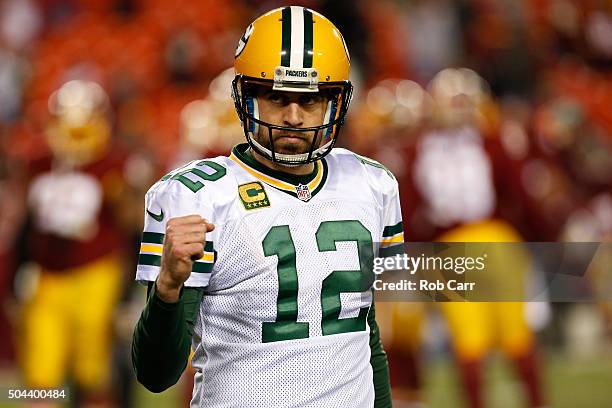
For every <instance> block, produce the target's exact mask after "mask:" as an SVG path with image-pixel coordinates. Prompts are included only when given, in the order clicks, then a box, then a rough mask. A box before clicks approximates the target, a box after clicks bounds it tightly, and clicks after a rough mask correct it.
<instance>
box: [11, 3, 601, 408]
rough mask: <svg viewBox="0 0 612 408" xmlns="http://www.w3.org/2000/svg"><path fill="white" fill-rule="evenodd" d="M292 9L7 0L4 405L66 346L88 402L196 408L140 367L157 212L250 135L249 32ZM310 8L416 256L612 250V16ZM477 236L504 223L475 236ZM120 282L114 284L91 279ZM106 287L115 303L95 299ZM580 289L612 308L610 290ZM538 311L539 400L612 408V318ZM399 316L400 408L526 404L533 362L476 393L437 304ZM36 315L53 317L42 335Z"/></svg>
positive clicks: (491, 363)
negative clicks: (238, 52) (455, 245)
mask: <svg viewBox="0 0 612 408" xmlns="http://www.w3.org/2000/svg"><path fill="white" fill-rule="evenodd" d="M281 5H287V3H281V2H277V1H260V0H225V1H223V2H221V1H212V0H199V1H189V0H172V1H169V0H114V1H113V0H39V1H35V0H1V1H0V300H1V305H2V308H1V312H2V313H0V338H2V341H1V346H0V389H1V387H17V386H24V385H25V384H26V383H25V382H24V381H25V378H33V377H34V378H35V377H36V376H35V375H31V373H29V372H31V371H34V372H37V371H39V368H40V366H41V365H45V364H46V360H45V358H43V357H44V356H43V357H36V356H31V355H29V354H31V353H28V351H31V350H41V347H40V343H45V344H47V346H48V347H50V348H52V349H53V348H61V349H63V350H65V352H64V353H63V355H62V361H60V362H59V363H57V364H59V366H61V367H67V368H68V367H69V369H67V373H68V377H67V378H65V381H66V384H75V383H78V384H79V385H80V386H81V388H83V389H85V390H86V391H85V392H84V394H83V395H87V397H79V395H80V392H79V391H76V392H75V397H74V398H73V402H72V406H125V407H128V406H130V407H148V406H169V407H173V406H181V405H183V406H184V405H185V404H186V401H187V400H188V396H189V395H190V391H191V390H190V385H189V380H188V379H187V378H186V376H184V377H185V378H183V381H182V383H180V384H179V385H178V386H176V387H173V389H171V390H169V391H167V392H165V393H163V394H162V395H161V396H158V395H153V394H151V393H149V392H147V391H146V390H144V388H142V387H141V386H140V385H138V384H137V383H136V382H135V380H134V378H133V374H132V372H131V367H130V362H129V347H130V339H131V331H132V328H133V326H134V322H135V321H136V320H137V318H138V314H139V312H140V310H141V308H142V306H143V304H144V289H143V288H140V287H137V286H136V285H135V284H133V282H132V280H133V273H134V270H135V264H136V261H137V260H136V256H137V255H136V254H137V253H138V246H139V244H140V234H141V228H142V220H143V208H142V207H143V196H144V193H145V192H146V190H147V189H148V187H149V186H150V185H152V184H153V183H154V182H155V181H156V180H157V179H159V178H160V177H161V176H162V175H163V174H165V173H166V172H167V171H168V170H169V169H171V168H175V167H177V166H179V165H181V164H182V163H185V162H186V161H188V160H191V159H194V158H199V157H211V156H216V155H218V154H225V153H226V152H228V151H229V148H230V147H231V146H232V145H233V144H234V143H237V142H240V141H241V140H242V130H241V128H240V126H238V120H237V117H236V115H235V113H234V111H233V105H232V103H231V100H230V95H229V92H230V87H229V80H231V78H232V76H233V74H232V72H231V70H230V71H226V69H227V68H228V67H231V66H232V64H233V55H234V50H235V47H236V44H237V41H238V39H239V38H240V36H241V35H242V32H243V30H244V28H245V27H246V26H247V25H248V23H249V22H250V21H251V20H252V19H253V18H254V17H256V16H257V15H259V14H261V13H262V12H264V11H267V10H269V9H272V8H274V7H278V6H281ZM300 5H304V6H309V7H311V8H313V9H314V10H317V11H320V12H321V13H323V14H324V15H325V16H327V17H329V18H330V19H331V20H332V21H333V22H334V23H335V24H336V25H337V26H338V27H339V28H340V30H341V31H342V32H343V33H344V34H345V37H346V41H347V43H348V46H349V50H350V53H351V56H352V69H353V72H352V75H353V82H354V84H355V86H356V93H355V98H354V100H353V103H352V106H351V109H350V110H349V119H348V123H347V124H346V127H345V129H344V130H343V134H342V135H341V137H340V144H341V145H342V146H345V147H348V148H351V149H354V150H355V151H356V152H358V153H360V154H363V155H366V156H368V157H372V158H374V159H376V160H378V161H380V162H381V163H383V164H385V165H386V166H388V167H389V168H390V169H391V170H392V171H393V172H394V174H395V175H396V176H397V178H398V181H399V183H400V194H401V195H402V200H403V202H402V208H403V210H404V226H405V233H406V239H407V240H410V241H431V240H440V239H441V238H442V237H445V236H446V237H447V238H448V237H456V238H457V237H460V238H461V239H458V240H465V241H468V240H481V241H489V240H490V241H496V240H504V239H501V238H503V237H508V236H512V237H513V238H512V239H511V240H515V237H519V236H520V238H516V239H520V240H523V241H591V242H594V241H608V242H609V241H610V239H611V238H612V109H611V108H610V107H611V106H612V70H611V68H612V1H610V0H377V1H367V0H355V1H344V0H334V1H332V0H330V1H316V0H311V1H302V2H300ZM79 175H80V176H79ZM68 176H70V177H68ZM77 176H78V177H77ZM81 176H82V177H81ZM75 191H76V192H77V193H75ZM75 197H76V198H75ZM79 199H80V201H79ZM213 221H214V220H213ZM487 223H488V224H487ZM496 223H497V224H496ZM474 224H477V225H480V226H483V225H485V227H483V228H484V229H481V230H478V231H476V232H469V231H466V230H465V229H463V228H462V227H463V226H466V225H467V226H470V225H474ZM492 225H493V226H495V225H498V226H499V225H504V226H505V227H503V228H506V227H509V228H510V229H511V230H512V235H504V234H502V233H501V232H500V231H502V230H503V228H502V229H498V230H495V229H494V231H497V232H498V233H499V235H496V232H491V231H493V230H487V229H486V228H489V227H491V226H492ZM487 231H488V232H487ZM445 234H451V235H445ZM452 234H458V235H452ZM462 234H463V235H462ZM465 234H468V235H465ZM469 234H472V235H469ZM484 234H488V235H484ZM92 240H95V241H96V243H95V245H94V244H93V243H92ZM449 240H453V239H449ZM608 261H609V260H608ZM91 264H95V265H94V267H92V268H93V269H91V270H89V269H87V266H88V265H91ZM536 264H537V262H536ZM611 264H612V263H610V262H608V263H604V264H603V265H602V268H603V270H604V271H607V273H609V270H610V265H611ZM106 267H108V269H109V270H113V271H114V272H112V273H111V272H109V273H108V276H106V275H105V276H103V277H101V276H89V275H91V274H92V273H93V275H95V274H96V273H98V272H99V273H102V274H105V273H106V272H104V270H105V268H106ZM536 269H537V268H536ZM49 270H51V271H54V272H52V273H49V272H48V271H49ZM84 270H85V272H83V271H84ZM59 271H61V272H59ZM92 271H93V272H92ZM96 271H97V272H96ZM528 272H529V273H534V272H533V271H528ZM62 273H64V274H66V275H70V274H75V273H82V274H84V275H87V274H89V275H88V278H87V279H92V280H87V281H85V280H84V281H83V282H81V283H80V284H76V286H75V287H76V288H78V289H76V290H80V291H82V293H81V294H80V295H79V294H76V295H75V294H74V293H73V292H70V291H71V290H72V291H74V290H75V289H74V288H72V289H66V288H64V289H60V291H59V292H57V293H66V294H68V293H70V295H66V296H63V295H58V296H59V297H60V299H59V300H57V302H59V303H61V301H63V302H65V303H66V304H67V305H68V306H66V307H67V308H68V309H70V308H72V309H80V311H81V315H80V316H74V317H72V316H71V314H70V313H71V312H69V311H66V310H65V311H64V312H60V313H59V314H60V315H62V317H63V320H62V323H61V325H60V324H59V323H58V324H55V323H54V322H55V320H53V319H56V318H57V316H56V317H48V318H47V317H46V316H47V315H46V314H45V313H46V312H47V311H49V309H48V308H46V307H42V306H41V305H42V303H40V302H42V300H41V299H38V297H40V296H39V295H38V291H39V290H40V288H41V287H45V286H46V287H47V288H48V287H53V286H54V285H55V286H62V285H65V283H62V282H61V279H62V278H61V276H62ZM49 275H50V276H49ZM111 275H112V276H111ZM98 279H99V280H98ZM92 282H99V283H94V284H93V285H92ZM605 282H609V280H605ZM79 285H82V286H79ZM91 286H95V287H96V288H97V289H98V290H97V291H95V290H94V291H87V290H86V289H83V287H91ZM52 290H53V289H52ZM62 290H66V292H61V291H62ZM579 290H592V291H595V292H597V291H607V293H612V292H610V291H612V289H611V288H610V287H608V286H598V285H597V282H595V283H594V285H593V287H592V288H579ZM61 298H63V299H61ZM94 299H95V300H94ZM52 303H53V302H52ZM87 305H89V306H90V307H89V308H88V307H87ZM56 306H57V307H58V308H59V309H61V305H56ZM37 307H38V309H39V310H37V309H36V308H37ZM389 307H391V308H393V305H388V304H387V305H383V306H382V308H381V310H380V311H379V313H377V315H378V316H379V318H381V317H380V316H381V314H383V310H385V308H389ZM523 312H524V317H525V322H526V324H527V326H528V328H527V329H526V330H527V331H528V332H529V333H530V334H529V335H526V338H528V339H530V340H525V341H529V342H532V343H531V346H533V344H537V346H536V347H531V346H529V347H530V350H531V351H532V352H533V353H537V354H536V355H535V357H534V356H532V357H534V359H533V360H532V361H531V362H530V364H532V365H533V367H535V366H539V370H540V371H539V374H538V375H537V377H538V378H535V379H534V378H531V379H530V378H529V377H530V373H531V371H529V370H527V371H528V372H523V374H522V378H523V379H525V378H527V380H526V381H532V382H533V383H535V384H537V383H539V384H540V385H539V386H537V385H536V387H539V389H540V390H541V395H543V400H544V401H545V403H546V404H545V405H546V406H550V407H568V408H569V407H572V408H573V407H601V408H604V407H612V390H611V388H610V384H612V347H611V344H612V343H611V335H612V330H611V329H612V324H611V323H612V308H610V306H609V305H607V304H598V303H594V302H592V303H580V304H577V303H552V304H550V303H545V302H540V303H530V304H527V305H526V307H525V310H524V311H523ZM389 313H390V314H392V315H399V321H400V324H398V323H397V322H396V321H393V319H389V318H385V317H384V316H383V317H382V318H381V320H382V322H381V326H382V332H383V340H384V341H385V344H390V346H389V357H390V362H391V368H392V374H393V385H394V389H395V391H396V392H395V395H396V397H397V404H396V405H397V406H399V407H402V406H406V407H417V406H429V407H461V406H468V405H464V404H465V401H466V398H465V396H464V390H463V389H464V388H465V389H469V387H470V386H474V384H476V385H477V386H478V387H479V388H481V390H480V391H479V392H481V393H482V395H484V400H485V401H486V402H487V406H490V407H496V408H497V407H499V408H505V407H520V406H525V405H526V404H527V400H528V398H527V397H526V394H524V393H523V391H522V387H521V385H520V382H519V380H518V377H517V376H516V375H515V371H514V370H513V366H512V365H511V364H509V362H508V361H509V360H506V359H503V358H500V356H501V353H500V352H499V351H498V350H496V349H495V348H494V347H489V345H486V346H482V347H483V348H485V349H486V350H479V351H478V352H477V354H478V355H479V356H481V357H483V356H484V357H483V358H484V359H485V360H487V361H486V363H487V368H486V369H485V370H484V371H481V374H479V375H480V376H481V377H480V380H478V381H477V382H476V383H474V382H470V380H469V378H470V377H469V375H470V374H469V372H471V371H470V369H469V367H467V368H466V366H465V365H464V366H462V365H461V364H459V365H456V364H455V360H461V355H460V353H459V356H453V352H452V350H453V344H454V343H453V340H452V338H451V337H452V335H453V330H449V328H448V326H449V325H448V324H447V318H446V316H447V315H446V314H445V313H444V312H441V311H440V309H439V308H437V307H435V306H434V305H426V307H423V305H417V306H415V305H408V306H406V307H405V308H401V307H400V308H398V309H397V310H392V311H390V312H389ZM24 316H26V317H24ZM27 316H29V317H27ZM32 316H36V317H37V318H38V319H39V320H34V321H33V322H30V323H24V321H26V320H27V319H32ZM415 316H416V317H415ZM71 319H73V320H71ZM79 319H84V320H85V321H88V320H99V324H100V325H101V326H100V327H98V329H97V330H98V332H97V335H96V336H95V338H94V339H91V338H89V339H88V338H84V337H82V336H81V337H79V333H80V330H81V329H80V327H81V326H82V325H81V326H80V325H79V324H80V323H79ZM58 321H59V320H58ZM81 323H82V322H81ZM498 323H499V324H501V325H503V324H505V322H504V320H503V319H501V320H499V321H498ZM464 330H466V331H467V330H474V331H478V330H480V328H479V326H478V325H475V326H474V328H470V329H468V328H465V329H464ZM483 330H484V329H483ZM47 331H49V333H50V334H49V333H48V332H47ZM454 334H455V335H457V333H454ZM458 335H459V336H461V333H459V334H458ZM47 339H53V340H47ZM58 339H59V340H58ZM534 339H535V340H534ZM89 341H91V342H94V343H99V342H102V343H104V344H105V345H106V346H104V347H107V349H108V350H112V352H110V353H109V354H108V356H106V357H105V361H99V360H96V358H100V356H97V357H96V356H91V353H89V352H88V350H89V349H88V342H89ZM455 346H456V344H455ZM489 348H490V349H491V350H489ZM502 348H503V347H502ZM42 350H44V347H43V348H42ZM489 351H490V352H489ZM510 354H512V353H510ZM519 354H520V353H519ZM20 356H22V357H23V358H19V357H20ZM90 358H91V361H89V360H88V359H90ZM510 360H512V356H511V358H510ZM534 361H537V364H536V363H534ZM20 362H21V363H20ZM534 364H535V365H534ZM49 365H51V363H49ZM102 365H104V366H105V365H108V366H109V367H110V368H109V370H107V371H105V370H104V369H100V368H99V366H102ZM37 367H38V368H37ZM520 367H521V366H520V364H519V365H518V368H519V372H520V369H521V368H520ZM529 367H531V366H529ZM533 367H532V368H533ZM533 369H534V370H535V368H533ZM466 370H467V371H466ZM40 371H44V370H43V369H42V368H40ZM460 373H461V374H460ZM61 374H62V373H61V370H60V371H59V372H58V373H56V374H55V375H56V377H58V378H60V377H62V378H63V376H62V375H61ZM466 375H467V377H466ZM466 378H467V380H466ZM30 381H34V380H30ZM38 381H39V382H38V383H37V384H44V381H51V380H49V379H47V380H45V379H44V378H39V380H38ZM59 381H64V379H60V380H59ZM30 384H34V383H32V382H30ZM48 384H49V385H52V383H51V382H48ZM101 384H102V385H101ZM462 384H463V385H462ZM470 384H471V385H470ZM87 390H88V391H87ZM92 390H93V392H89V391H92ZM92 395H93V396H92ZM417 400H420V401H421V402H423V403H426V405H417V404H416V403H415V402H414V401H417ZM408 401H412V402H408ZM5 402H6V401H0V405H2V406H4V405H3V404H5ZM7 406H22V405H20V404H9V405H7ZM271 406H273V405H272V404H271ZM347 406H350V402H348V400H347ZM472 406H473V405H472Z"/></svg>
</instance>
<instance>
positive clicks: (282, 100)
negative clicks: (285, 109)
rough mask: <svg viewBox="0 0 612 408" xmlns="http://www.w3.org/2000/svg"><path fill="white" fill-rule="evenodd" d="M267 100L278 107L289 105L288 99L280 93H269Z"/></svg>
mask: <svg viewBox="0 0 612 408" xmlns="http://www.w3.org/2000/svg"><path fill="white" fill-rule="evenodd" d="M266 99H267V100H268V101H269V102H272V103H274V104H277V105H285V104H287V98H286V97H285V96H284V95H283V94H282V93H280V92H268V93H267V94H266Z"/></svg>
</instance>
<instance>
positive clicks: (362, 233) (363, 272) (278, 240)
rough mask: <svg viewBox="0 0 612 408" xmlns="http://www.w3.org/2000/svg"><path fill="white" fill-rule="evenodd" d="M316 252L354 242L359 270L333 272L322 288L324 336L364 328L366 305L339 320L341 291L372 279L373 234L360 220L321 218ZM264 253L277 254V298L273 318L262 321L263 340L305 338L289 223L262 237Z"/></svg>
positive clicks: (354, 289) (363, 288) (362, 287)
mask: <svg viewBox="0 0 612 408" xmlns="http://www.w3.org/2000/svg"><path fill="white" fill-rule="evenodd" d="M315 237H316V240H317V246H318V248H319V252H327V251H336V250H337V249H336V243H337V242H350V241H352V242H356V244H357V251H358V255H359V266H360V269H358V270H349V271H333V272H332V273H330V274H329V275H328V276H327V277H326V278H325V279H324V280H323V286H322V288H321V310H322V318H321V331H322V333H323V335H324V336H326V335H331V334H338V333H348V332H355V331H362V330H365V328H366V317H367V315H368V309H369V307H362V308H361V309H360V310H359V315H358V316H356V317H351V318H343V319H340V311H341V309H342V304H341V300H340V293H347V292H357V293H361V292H365V291H366V290H368V289H369V288H370V287H371V285H372V283H373V282H374V273H373V271H372V263H373V261H374V251H373V248H372V234H370V231H368V230H367V229H366V228H365V227H364V226H363V225H362V224H361V222H359V221H356V220H347V221H324V222H322V223H321V225H319V229H318V230H317V232H316V234H315ZM262 244H263V250H264V255H265V256H277V257H278V265H277V273H278V298H277V301H276V321H275V322H264V323H262V336H261V337H262V342H264V343H268V342H273V341H283V340H294V339H303V338H308V336H309V330H308V329H309V323H307V322H298V321H297V315H298V301H297V298H298V287H299V285H298V275H297V269H296V251H295V245H294V243H293V238H292V237H291V231H289V226H288V225H278V226H275V227H272V228H271V229H270V231H269V232H268V234H267V235H266V237H265V238H264V240H263V243H262Z"/></svg>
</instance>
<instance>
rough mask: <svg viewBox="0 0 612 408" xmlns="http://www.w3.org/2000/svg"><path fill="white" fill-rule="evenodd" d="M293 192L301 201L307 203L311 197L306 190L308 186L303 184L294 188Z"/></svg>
mask: <svg viewBox="0 0 612 408" xmlns="http://www.w3.org/2000/svg"><path fill="white" fill-rule="evenodd" d="M295 192H296V193H297V197H298V198H299V199H300V200H302V201H308V200H310V198H311V197H312V196H311V195H310V190H309V189H308V186H305V185H303V184H298V185H297V186H296V187H295Z"/></svg>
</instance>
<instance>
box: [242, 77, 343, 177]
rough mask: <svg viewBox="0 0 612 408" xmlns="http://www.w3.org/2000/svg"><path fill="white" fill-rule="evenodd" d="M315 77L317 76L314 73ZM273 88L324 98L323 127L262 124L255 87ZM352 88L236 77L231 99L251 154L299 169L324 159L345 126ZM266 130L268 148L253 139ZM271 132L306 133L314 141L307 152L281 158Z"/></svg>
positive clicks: (340, 83) (341, 85)
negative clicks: (298, 167)
mask: <svg viewBox="0 0 612 408" xmlns="http://www.w3.org/2000/svg"><path fill="white" fill-rule="evenodd" d="M315 76H316V73H315ZM262 85H263V86H267V87H272V89H274V90H278V91H282V92H304V93H305V92H320V93H322V94H325V97H326V99H327V107H326V111H325V115H324V118H323V121H322V124H321V125H319V126H313V127H303V128H296V127H289V126H281V125H275V124H272V123H268V122H265V121H263V120H261V119H260V117H259V110H258V104H257V95H256V92H255V89H256V87H257V86H262ZM352 91H353V87H352V85H351V83H350V82H349V81H342V82H336V83H325V84H316V83H315V85H314V86H313V85H312V83H310V84H308V85H306V84H305V83H303V82H301V83H296V82H288V81H286V82H280V81H274V82H272V81H269V80H261V79H255V78H251V77H247V76H244V75H237V76H236V78H235V79H234V81H233V82H232V96H233V98H234V104H235V106H236V111H237V113H238V117H239V118H240V120H241V122H242V126H243V130H244V134H245V136H246V139H247V141H248V143H249V145H250V146H251V148H252V149H253V150H255V151H256V152H257V153H259V154H260V155H262V156H263V157H265V158H267V159H269V160H271V161H272V162H274V163H280V164H284V165H289V166H298V165H302V164H307V163H311V162H315V161H317V160H320V159H321V158H323V157H324V156H325V155H327V154H328V153H329V152H330V151H331V150H332V148H333V147H334V144H335V143H336V140H337V138H338V135H339V133H340V128H341V127H342V125H343V123H344V119H345V116H346V112H347V110H348V106H349V103H350V100H351V96H352ZM262 129H265V131H266V133H267V139H266V141H267V142H268V143H267V145H268V146H264V145H263V144H262V143H260V142H259V141H258V138H257V137H256V135H257V134H258V133H259V134H261V130H262ZM273 131H280V132H291V133H305V132H312V133H314V137H313V138H312V142H311V145H310V148H309V149H308V151H306V152H303V153H297V154H283V153H279V152H277V151H276V149H275V147H274V141H273Z"/></svg>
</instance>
